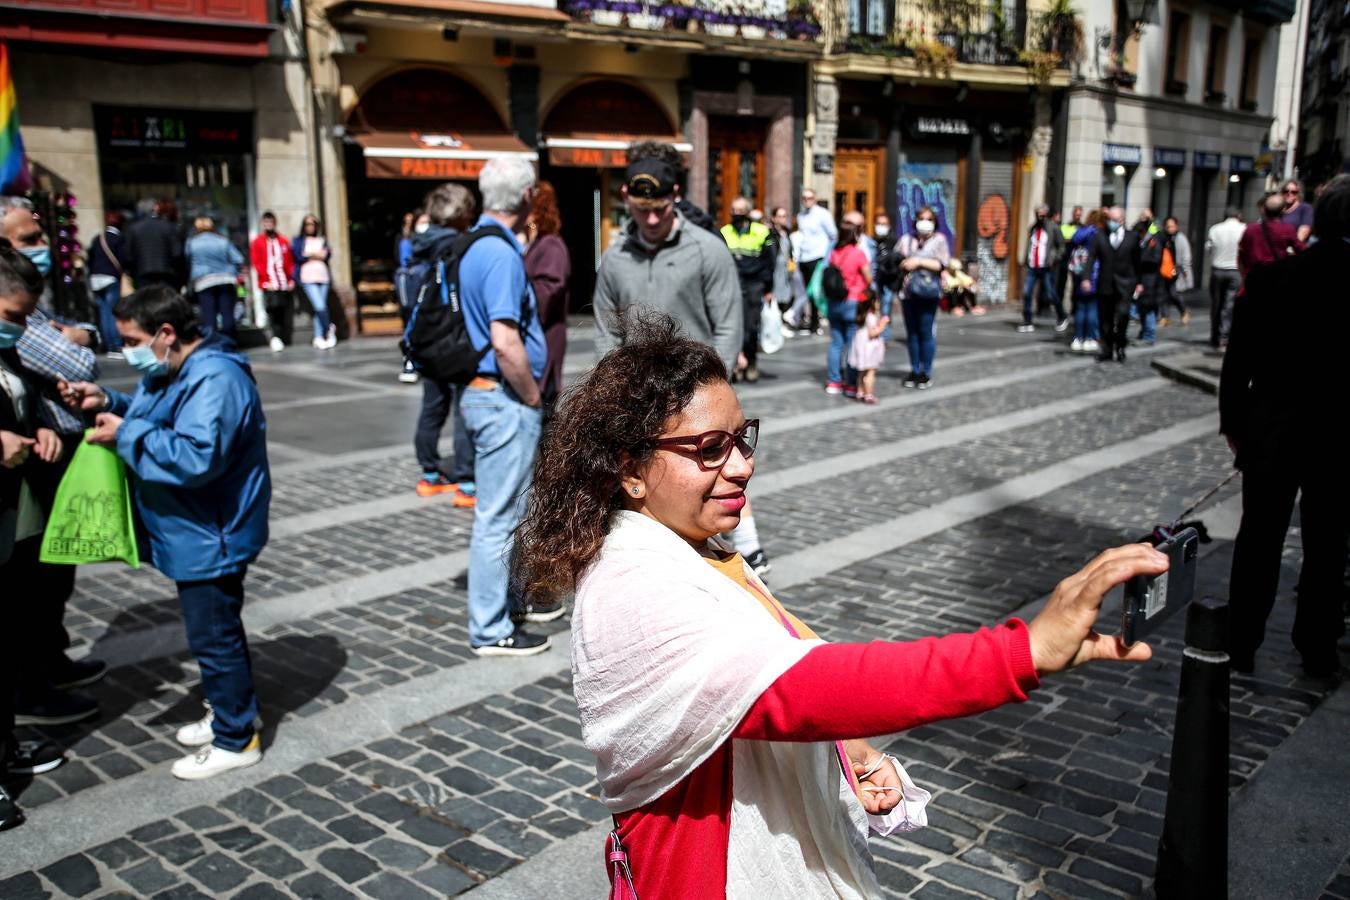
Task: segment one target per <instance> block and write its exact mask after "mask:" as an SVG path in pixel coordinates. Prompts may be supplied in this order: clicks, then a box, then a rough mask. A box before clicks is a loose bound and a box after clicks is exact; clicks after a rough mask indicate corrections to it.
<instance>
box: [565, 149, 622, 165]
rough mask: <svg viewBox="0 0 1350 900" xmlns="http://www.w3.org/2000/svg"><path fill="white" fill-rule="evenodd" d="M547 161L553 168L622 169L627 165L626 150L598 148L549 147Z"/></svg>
mask: <svg viewBox="0 0 1350 900" xmlns="http://www.w3.org/2000/svg"><path fill="white" fill-rule="evenodd" d="M548 161H549V164H550V165H554V166H581V167H586V168H596V169H622V168H623V167H624V166H626V165H628V150H627V149H623V150H607V149H603V148H600V147H550V148H548Z"/></svg>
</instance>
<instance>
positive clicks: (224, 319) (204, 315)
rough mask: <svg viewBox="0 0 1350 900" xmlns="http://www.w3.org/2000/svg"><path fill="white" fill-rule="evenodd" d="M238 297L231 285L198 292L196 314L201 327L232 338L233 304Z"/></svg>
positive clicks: (215, 286) (217, 286) (222, 285)
mask: <svg viewBox="0 0 1350 900" xmlns="http://www.w3.org/2000/svg"><path fill="white" fill-rule="evenodd" d="M238 296H239V294H238V292H237V291H236V290H235V287H234V285H232V284H217V285H214V286H212V287H209V288H205V289H204V290H200V291H198V292H197V312H198V318H199V319H201V323H202V327H203V328H205V329H208V330H210V331H219V332H220V333H221V334H223V335H226V336H228V337H234V332H235V328H234V302H235V300H236V299H238ZM269 315H270V313H269Z"/></svg>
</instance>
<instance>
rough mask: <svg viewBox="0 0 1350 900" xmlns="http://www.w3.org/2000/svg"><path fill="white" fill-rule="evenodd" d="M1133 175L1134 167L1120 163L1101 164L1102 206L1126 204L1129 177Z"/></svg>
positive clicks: (1128, 193)
mask: <svg viewBox="0 0 1350 900" xmlns="http://www.w3.org/2000/svg"><path fill="white" fill-rule="evenodd" d="M1132 177H1134V167H1133V166H1126V165H1122V164H1121V163H1103V164H1102V206H1106V207H1110V206H1127V205H1128V201H1129V195H1130V179H1131V178H1132Z"/></svg>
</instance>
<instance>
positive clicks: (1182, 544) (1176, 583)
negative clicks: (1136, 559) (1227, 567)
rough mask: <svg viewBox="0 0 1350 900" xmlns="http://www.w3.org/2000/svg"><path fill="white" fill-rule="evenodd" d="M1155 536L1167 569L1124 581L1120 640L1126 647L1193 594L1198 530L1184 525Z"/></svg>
mask: <svg viewBox="0 0 1350 900" xmlns="http://www.w3.org/2000/svg"><path fill="white" fill-rule="evenodd" d="M1158 536H1159V537H1161V538H1162V542H1161V543H1160V544H1158V545H1157V549H1158V551H1159V552H1160V553H1164V554H1166V555H1167V558H1168V561H1169V564H1168V567H1167V571H1166V572H1163V573H1162V574H1161V575H1136V576H1135V577H1133V578H1131V579H1130V580H1129V581H1127V582H1126V583H1125V603H1124V605H1123V606H1122V607H1121V612H1120V639H1121V642H1122V643H1124V644H1125V646H1126V647H1129V646H1131V645H1133V644H1134V643H1135V642H1136V641H1138V640H1139V639H1140V638H1142V637H1144V636H1145V635H1147V634H1149V633H1150V632H1152V631H1153V630H1154V629H1155V628H1157V627H1158V626H1159V625H1160V624H1162V622H1163V621H1164V620H1165V619H1166V618H1167V617H1168V615H1170V614H1171V613H1172V612H1174V611H1175V610H1177V609H1180V608H1181V607H1183V606H1185V605H1186V604H1187V603H1190V602H1191V599H1192V598H1193V597H1194V596H1195V573H1196V568H1197V566H1196V562H1197V560H1199V558H1200V535H1199V533H1198V532H1197V531H1196V530H1195V529H1194V528H1184V529H1182V530H1181V531H1178V532H1177V533H1176V534H1169V533H1168V532H1166V531H1161V533H1160V534H1159V535H1158Z"/></svg>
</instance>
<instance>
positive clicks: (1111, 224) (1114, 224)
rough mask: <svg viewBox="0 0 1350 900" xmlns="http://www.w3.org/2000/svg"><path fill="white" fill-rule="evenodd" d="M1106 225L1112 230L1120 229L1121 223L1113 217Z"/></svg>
mask: <svg viewBox="0 0 1350 900" xmlns="http://www.w3.org/2000/svg"><path fill="white" fill-rule="evenodd" d="M1106 227H1107V228H1109V229H1110V230H1112V231H1119V230H1120V223H1119V222H1117V221H1116V220H1115V219H1112V220H1111V221H1109V222H1107V223H1106Z"/></svg>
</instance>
